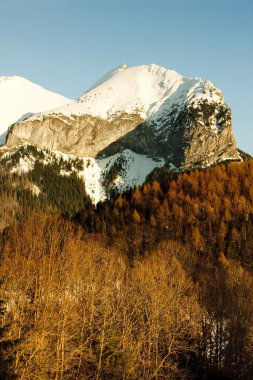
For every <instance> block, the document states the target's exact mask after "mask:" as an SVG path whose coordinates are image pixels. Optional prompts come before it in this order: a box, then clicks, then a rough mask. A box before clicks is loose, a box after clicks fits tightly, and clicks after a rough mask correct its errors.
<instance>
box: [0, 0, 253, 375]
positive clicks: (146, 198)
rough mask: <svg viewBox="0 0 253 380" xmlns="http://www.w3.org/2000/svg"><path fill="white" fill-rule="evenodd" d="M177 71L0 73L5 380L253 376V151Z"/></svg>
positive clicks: (218, 99) (210, 98)
mask: <svg viewBox="0 0 253 380" xmlns="http://www.w3.org/2000/svg"><path fill="white" fill-rule="evenodd" d="M243 1H244V0H243ZM11 2H13V3H16V0H11ZM26 2H28V1H25V2H24V3H26ZM56 2H58V3H59V1H58V0H56ZM141 2H142V0H141ZM158 2H160V3H163V4H164V2H163V1H162V0H159V1H158ZM194 2H195V3H197V2H198V1H197V0H194ZM245 2H246V0H245ZM63 3H64V6H66V3H67V2H65V0H64V2H63ZM77 3H78V2H77ZM112 3H114V1H113V0H110V1H108V4H109V5H108V6H109V9H111V10H112V9H114V8H113V7H111V6H112ZM40 6H42V5H40ZM113 6H115V7H116V5H115V4H114V5H113ZM128 6H129V5H126V9H128ZM78 7H79V8H80V10H81V9H82V11H83V12H84V8H83V5H81V4H78ZM79 8H78V9H79ZM137 8H138V7H137ZM26 9H29V8H26ZM41 9H42V8H41ZM43 9H44V8H43ZM63 9H65V8H64V7H63ZM67 9H68V10H69V12H70V9H72V8H71V7H70V5H69V4H68V6H67ZM87 9H88V8H87ZM116 9H118V8H117V7H116ZM120 9H121V10H122V9H123V8H122V5H121V8H120ZM138 9H139V8H138ZM175 9H176V8H175ZM52 11H54V12H55V10H54V9H53V10H52ZM177 11H178V12H179V9H178V10H177ZM29 12H30V11H29ZM43 12H44V11H43ZM47 12H48V11H47ZM62 12H63V10H62ZM104 12H105V14H107V13H106V12H107V10H106V9H104ZM143 12H144V11H143ZM145 12H146V11H145ZM157 12H158V11H157ZM159 12H160V11H159ZM180 12H181V10H180ZM231 12H232V11H231ZM46 14H48V13H46ZM55 14H56V13H55ZM82 14H84V13H82ZM99 14H100V13H99ZM159 14H160V17H161V18H162V17H163V16H162V13H159ZM101 15H102V13H101ZM149 16H150V17H151V14H150V15H149ZM65 17H67V14H66V15H65ZM110 17H111V16H110ZM87 20H88V19H87ZM111 20H112V19H111ZM31 22H32V21H31ZM50 22H51V20H50V19H49V28H50ZM122 22H123V21H122ZM172 22H173V21H172ZM59 25H60V26H62V25H61V24H59ZM71 25H74V24H71ZM192 25H193V24H192ZM73 27H74V26H73ZM157 27H158V25H157ZM24 28H25V27H24ZM29 28H30V26H29ZM158 29H159V28H158ZM34 30H35V29H34ZM145 30H146V29H145ZM62 31H63V29H62ZM45 33H46V31H45ZM64 33H65V31H64ZM94 33H95V32H94ZM105 33H107V32H106V31H105ZM135 33H137V32H135ZM138 33H139V32H138ZM64 36H66V35H65V34H64ZM29 38H30V37H29ZM62 38H63V37H62ZM93 38H95V37H93ZM59 41H60V40H59ZM66 41H67V40H66ZM97 41H98V40H97ZM73 43H74V42H73ZM108 43H109V42H108ZM133 43H134V42H133ZM87 46H88V45H87ZM108 46H109V45H108ZM159 46H160V45H159ZM167 48H168V47H167ZM167 48H166V49H167ZM38 51H39V50H38ZM62 54H63V53H62ZM64 54H65V53H64ZM94 54H95V53H94ZM87 56H88V55H87ZM116 56H117V55H116ZM65 57H67V56H65ZM153 57H154V59H155V55H154V54H153ZM72 58H73V57H72ZM66 59H67V58H66ZM189 59H190V58H189ZM62 62H63V61H62ZM67 62H69V61H66V62H65V61H64V62H63V63H62V64H63V65H64V64H67ZM94 62H95V61H94ZM18 64H20V65H21V62H18ZM38 64H40V65H41V63H39V61H38ZM46 65H47V61H46V60H45V67H46ZM41 67H42V66H41ZM219 67H221V66H219ZM174 69H175V70H177V67H173V69H171V68H167V67H164V66H163V65H158V64H153V63H145V64H140V65H129V66H128V65H127V64H121V65H119V66H118V67H116V68H114V69H112V70H110V71H109V72H108V73H106V74H104V75H103V76H102V77H101V78H100V79H99V78H97V81H96V80H95V83H94V84H93V85H91V84H90V85H89V86H87V88H88V89H87V88H85V87H84V88H83V89H82V94H81V96H80V97H77V98H74V97H73V96H71V97H70V98H68V97H65V96H63V95H60V94H58V93H56V92H52V91H49V90H47V89H45V88H44V87H42V86H40V85H38V84H35V83H33V81H30V80H28V79H26V78H24V77H23V76H17V75H8V76H1V77H0V202H1V207H0V380H12V379H22V380H33V379H38V380H39V379H41V380H42V379H43V380H72V379H73V380H74V379H75V380H82V379H96V380H100V379H101V380H102V379H105V380H107V379H109V380H110V379H115V380H120V379H122V380H123V379H129V380H139V379H143V380H148V379H150V380H151V379H156V380H158V379H178V380H179V379H197V380H198V379H226V380H229V379H232V380H233V379H235V380H237V379H243V380H250V379H252V378H253V297H252V290H253V158H252V157H251V155H250V153H251V152H248V151H247V149H245V148H244V147H241V146H240V143H238V141H236V140H237V139H235V135H234V127H233V126H234V122H233V117H232V115H234V110H233V109H232V107H231V106H230V105H229V104H227V100H226V99H227V93H223V91H222V89H220V88H218V87H216V84H214V83H216V79H215V78H210V79H212V81H210V80H204V79H201V78H200V77H199V76H197V77H196V76H192V77H191V76H184V75H181V74H180V73H178V72H177V71H174ZM29 70H30V69H29ZM65 70H66V67H65ZM220 70H222V69H220ZM184 71H185V70H184ZM91 72H92V71H91ZM54 75H56V74H54ZM72 75H73V78H74V77H75V76H74V74H72ZM87 75H89V73H88V74H87ZM234 75H235V76H239V75H243V74H240V73H239V70H238V72H237V73H235V74H234ZM69 76H71V73H69ZM91 76H92V75H91ZM67 80H68V76H66V81H67ZM230 80H231V81H233V80H234V81H236V79H234V78H232V77H231V78H230ZM80 81H81V79H80ZM71 83H72V84H73V86H77V83H76V84H75V82H74V79H73V80H72V78H71ZM72 98H74V99H72ZM248 139H249V140H250V139H251V137H250V136H248Z"/></svg>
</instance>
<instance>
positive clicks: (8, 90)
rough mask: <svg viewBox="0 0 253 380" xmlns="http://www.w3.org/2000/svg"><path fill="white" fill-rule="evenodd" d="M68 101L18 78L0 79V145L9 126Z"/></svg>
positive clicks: (68, 100) (4, 77) (7, 77)
mask: <svg viewBox="0 0 253 380" xmlns="http://www.w3.org/2000/svg"><path fill="white" fill-rule="evenodd" d="M70 101H71V99H68V98H65V97H64V96H61V95H59V94H56V93H54V92H51V91H48V90H46V89H44V88H43V87H41V86H39V85H37V84H34V83H32V82H30V81H29V80H27V79H25V78H22V77H20V76H3V77H0V144H2V143H3V142H4V140H5V136H6V132H7V129H8V127H9V126H10V125H11V124H13V123H15V122H18V121H21V120H23V119H24V118H26V117H27V116H28V115H31V114H34V113H38V112H43V111H47V110H50V109H52V108H55V107H59V106H62V105H64V104H67V103H69V102H70Z"/></svg>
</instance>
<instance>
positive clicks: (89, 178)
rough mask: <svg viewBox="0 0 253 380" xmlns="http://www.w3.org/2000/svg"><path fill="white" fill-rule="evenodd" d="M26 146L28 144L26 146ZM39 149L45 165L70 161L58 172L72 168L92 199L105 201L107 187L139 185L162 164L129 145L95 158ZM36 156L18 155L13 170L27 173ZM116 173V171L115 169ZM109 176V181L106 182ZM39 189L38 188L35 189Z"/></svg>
mask: <svg viewBox="0 0 253 380" xmlns="http://www.w3.org/2000/svg"><path fill="white" fill-rule="evenodd" d="M27 147H28V146H27ZM36 149H37V151H38V152H43V159H39V160H40V162H41V163H43V164H44V165H49V164H52V163H54V162H55V161H56V160H58V162H59V159H61V158H62V159H63V160H64V161H65V162H69V163H70V164H71V166H70V169H69V171H64V170H61V175H64V176H66V175H70V174H71V173H73V172H75V173H76V174H77V175H78V176H79V177H80V178H82V179H83V181H84V183H85V189H86V193H87V194H88V195H89V196H90V198H91V200H92V202H93V203H94V204H97V203H98V202H100V201H104V200H105V199H106V198H107V197H108V195H109V193H110V189H114V190H116V191H118V192H123V191H125V190H127V189H129V188H133V187H135V186H138V185H142V184H143V183H144V181H145V179H146V176H147V175H148V174H149V173H151V171H152V170H153V169H155V168H156V167H161V166H163V165H164V164H165V162H164V159H162V158H157V159H154V158H151V157H148V156H146V155H141V154H137V153H134V152H132V151H131V150H129V149H126V150H124V151H123V152H121V153H117V154H114V155H113V156H110V157H104V158H100V159H95V158H92V157H77V156H74V155H68V154H65V153H61V152H59V151H51V152H49V151H43V150H41V149H38V148H36ZM16 152H17V151H12V152H6V153H5V154H3V155H2V157H1V160H7V162H8V161H9V162H11V158H12V156H13V155H15V153H16ZM36 159H38V158H36V157H34V156H33V154H32V153H25V154H23V156H21V157H20V158H19V161H18V162H17V163H15V165H14V166H12V169H11V171H12V173H19V174H21V173H28V172H29V171H31V170H33V168H34V165H35V161H36ZM76 159H78V160H80V161H81V162H82V163H83V169H82V170H81V169H77V167H76V166H75V165H74V161H75V160H76ZM115 168H117V169H116V175H114V176H111V173H112V172H111V171H112V170H113V169H115ZM114 174H115V172H114ZM108 176H109V178H110V181H109V182H110V183H109V184H108ZM38 191H39V190H38V189H37V192H38Z"/></svg>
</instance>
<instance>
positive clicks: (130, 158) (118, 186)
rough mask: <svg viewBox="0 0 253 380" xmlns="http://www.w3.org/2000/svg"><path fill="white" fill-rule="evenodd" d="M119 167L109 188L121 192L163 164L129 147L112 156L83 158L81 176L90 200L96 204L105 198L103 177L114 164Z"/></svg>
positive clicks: (133, 185)
mask: <svg viewBox="0 0 253 380" xmlns="http://www.w3.org/2000/svg"><path fill="white" fill-rule="evenodd" d="M119 163H120V166H121V169H120V170H119V171H118V174H117V176H116V178H115V179H113V181H112V184H111V185H112V186H111V188H113V189H115V190H117V191H119V192H123V191H125V190H127V189H129V188H133V187H135V186H138V185H142V184H143V183H144V181H145V179H146V176H147V175H148V174H149V173H151V171H152V170H153V169H154V168H156V167H161V166H163V165H164V160H163V159H161V158H159V159H157V160H155V159H153V158H151V157H148V156H146V155H141V154H137V153H134V152H132V151H131V150H129V149H126V150H124V151H123V152H121V153H116V154H114V155H113V156H110V157H106V158H102V159H95V158H89V157H87V158H85V159H84V172H83V178H84V181H85V188H86V192H87V194H88V195H89V196H90V197H91V199H92V201H93V202H94V203H95V204H97V203H98V202H99V201H103V200H105V199H106V198H107V195H108V194H107V193H106V188H105V187H106V186H105V179H106V176H107V175H108V173H110V170H111V169H112V167H113V166H114V165H115V164H119Z"/></svg>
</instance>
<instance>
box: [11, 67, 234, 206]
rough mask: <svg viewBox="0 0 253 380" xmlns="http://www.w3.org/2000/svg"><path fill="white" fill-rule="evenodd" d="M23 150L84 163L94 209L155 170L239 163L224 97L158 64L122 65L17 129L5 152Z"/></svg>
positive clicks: (207, 85)
mask: <svg viewBox="0 0 253 380" xmlns="http://www.w3.org/2000/svg"><path fill="white" fill-rule="evenodd" d="M26 144H30V145H35V146H37V147H38V148H39V149H50V150H52V151H58V152H61V153H58V154H62V155H65V156H66V155H68V156H69V157H70V158H69V159H70V160H71V159H72V158H71V156H72V155H74V156H78V157H81V158H82V161H83V164H84V169H83V170H82V171H81V173H79V175H80V176H82V177H83V178H84V179H85V182H86V188H87V192H88V194H89V195H90V196H91V198H92V199H93V201H94V202H95V203H96V202H98V201H99V200H102V199H104V198H105V197H106V196H107V195H108V193H109V192H110V190H111V189H113V188H116V189H118V190H120V191H123V190H125V189H126V188H128V187H132V186H136V185H139V184H141V183H143V181H144V180H145V177H146V175H147V174H149V173H150V172H151V171H152V170H153V169H154V168H155V167H161V166H163V165H165V164H166V165H167V166H170V167H173V168H175V167H176V168H191V167H195V166H197V165H198V166H201V167H206V166H210V165H212V164H214V163H217V162H222V161H224V160H228V159H229V160H231V159H232V160H239V159H240V156H239V153H238V150H237V147H236V142H235V139H234V136H233V131H232V122H231V109H230V108H229V106H228V105H226V103H225V102H224V95H223V93H222V92H221V91H220V90H219V89H217V88H216V87H215V86H214V84H213V83H212V82H210V81H203V80H202V79H200V78H185V77H183V76H182V75H180V74H178V73H177V72H175V71H173V70H168V69H166V68H163V67H160V66H157V65H154V64H151V65H143V66H137V67H130V68H129V67H128V66H127V65H121V66H119V67H118V68H116V69H115V70H112V71H111V72H109V73H108V74H106V75H105V76H104V77H102V78H101V79H100V80H99V81H98V82H97V83H95V85H94V86H93V87H92V88H91V89H89V90H88V91H86V92H85V93H84V94H83V95H82V96H81V97H80V98H79V99H78V100H76V101H73V102H69V103H68V104H65V105H63V106H60V107H58V108H54V109H52V110H50V111H46V112H40V113H38V114H35V115H32V116H31V117H28V118H27V119H26V120H21V121H19V122H17V123H16V124H14V125H13V126H12V127H11V128H10V129H9V133H8V136H7V141H6V146H5V149H7V150H9V151H10V150H11V151H13V150H15V149H17V148H18V147H19V146H22V145H26ZM29 165H30V166H31V162H30V163H28V167H29Z"/></svg>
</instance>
